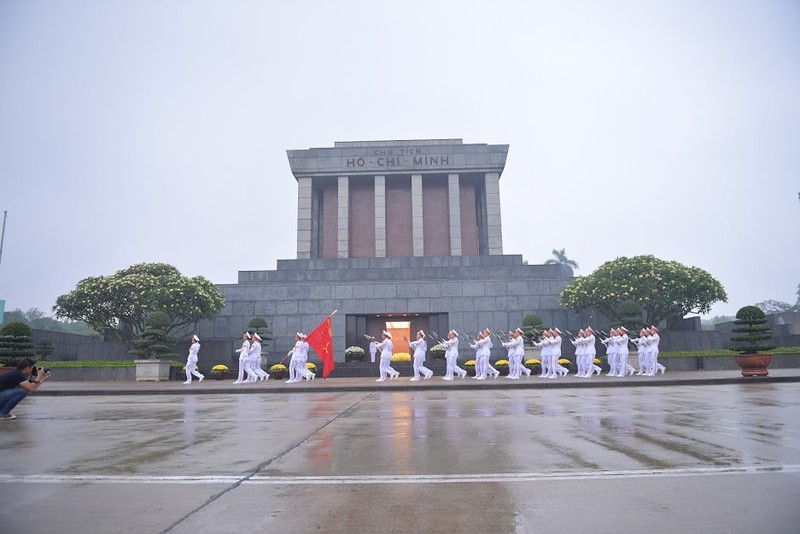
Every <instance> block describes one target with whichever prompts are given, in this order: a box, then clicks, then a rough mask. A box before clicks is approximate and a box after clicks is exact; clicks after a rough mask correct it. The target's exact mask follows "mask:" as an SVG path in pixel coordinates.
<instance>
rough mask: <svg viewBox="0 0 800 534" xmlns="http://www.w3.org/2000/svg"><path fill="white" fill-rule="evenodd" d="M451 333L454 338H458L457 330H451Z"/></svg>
mask: <svg viewBox="0 0 800 534" xmlns="http://www.w3.org/2000/svg"><path fill="white" fill-rule="evenodd" d="M450 333H451V334H453V335H454V336H456V337H458V332H456V331H455V330H450Z"/></svg>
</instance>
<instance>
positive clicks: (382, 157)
mask: <svg viewBox="0 0 800 534" xmlns="http://www.w3.org/2000/svg"><path fill="white" fill-rule="evenodd" d="M414 150H416V153H419V149H418V148H417V149H403V150H393V149H381V150H376V151H375V154H374V155H373V156H367V157H365V158H361V157H359V158H346V159H345V164H346V165H347V167H348V168H352V169H356V168H360V167H441V166H443V165H450V156H428V155H412V154H413V151H414ZM398 152H402V153H398ZM379 153H382V154H379Z"/></svg>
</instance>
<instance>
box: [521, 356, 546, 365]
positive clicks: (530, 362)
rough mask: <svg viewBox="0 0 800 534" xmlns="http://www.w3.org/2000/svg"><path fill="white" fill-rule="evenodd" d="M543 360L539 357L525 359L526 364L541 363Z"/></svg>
mask: <svg viewBox="0 0 800 534" xmlns="http://www.w3.org/2000/svg"><path fill="white" fill-rule="evenodd" d="M541 364H542V362H541V360H539V358H529V359H527V360H525V365H541Z"/></svg>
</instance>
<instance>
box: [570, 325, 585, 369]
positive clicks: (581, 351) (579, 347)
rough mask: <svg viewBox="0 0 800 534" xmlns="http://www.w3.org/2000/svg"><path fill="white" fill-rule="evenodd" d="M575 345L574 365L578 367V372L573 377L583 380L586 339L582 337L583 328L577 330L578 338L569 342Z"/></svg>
mask: <svg viewBox="0 0 800 534" xmlns="http://www.w3.org/2000/svg"><path fill="white" fill-rule="evenodd" d="M570 341H572V344H573V345H575V365H577V366H578V372H577V373H576V374H575V376H577V377H580V378H585V377H586V376H587V375H586V338H585V337H584V332H583V328H581V329H580V330H578V337H576V338H575V339H572V340H570Z"/></svg>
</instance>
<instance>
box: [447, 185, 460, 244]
mask: <svg viewBox="0 0 800 534" xmlns="http://www.w3.org/2000/svg"><path fill="white" fill-rule="evenodd" d="M447 190H448V195H447V198H448V207H449V209H450V255H451V256H461V188H460V186H459V180H458V174H448V175H447Z"/></svg>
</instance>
